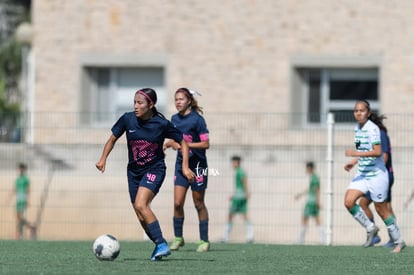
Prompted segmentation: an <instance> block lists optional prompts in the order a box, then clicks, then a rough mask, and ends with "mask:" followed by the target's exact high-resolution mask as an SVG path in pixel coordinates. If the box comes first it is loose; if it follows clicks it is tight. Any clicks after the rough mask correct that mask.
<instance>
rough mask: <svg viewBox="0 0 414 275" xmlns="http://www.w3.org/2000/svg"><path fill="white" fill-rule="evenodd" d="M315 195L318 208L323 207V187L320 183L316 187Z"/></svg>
mask: <svg viewBox="0 0 414 275" xmlns="http://www.w3.org/2000/svg"><path fill="white" fill-rule="evenodd" d="M315 197H316V205H317V206H318V208H321V188H320V186H319V185H318V186H317V187H316V188H315Z"/></svg>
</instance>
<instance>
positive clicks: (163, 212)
mask: <svg viewBox="0 0 414 275" xmlns="http://www.w3.org/2000/svg"><path fill="white" fill-rule="evenodd" d="M60 115H61V116H66V115H67V114H60ZM53 116H54V117H55V116H56V114H54V115H53ZM298 116H300V114H298ZM38 117H39V116H38ZM387 117H388V119H387V120H386V121H385V124H386V125H387V126H388V129H389V133H390V137H391V142H392V145H393V161H394V170H395V178H396V180H395V184H394V188H393V197H392V198H393V201H392V203H393V207H394V210H395V213H396V216H397V221H398V223H399V225H400V227H401V231H402V234H403V235H404V237H405V239H406V241H407V243H408V244H411V243H414V224H413V223H411V216H412V214H413V213H412V212H413V211H414V210H413V206H412V205H411V206H410V207H408V208H407V209H404V208H403V204H404V202H405V201H406V200H407V199H408V197H409V195H410V193H411V192H412V190H413V189H414V186H413V185H412V178H413V174H414V173H413V169H412V167H413V158H412V154H413V152H414V148H413V147H412V143H411V142H410V137H411V134H412V133H411V131H414V128H411V127H410V125H411V124H413V122H412V121H413V118H414V116H412V115H399V114H394V115H388V116H387ZM206 120H207V124H208V125H209V130H210V138H211V146H210V149H209V150H208V162H209V183H208V185H209V187H208V190H207V195H206V200H207V207H208V210H209V215H210V239H211V241H213V242H214V241H220V240H221V238H222V236H223V232H224V227H225V223H226V219H227V214H228V208H229V203H230V201H229V197H230V196H231V194H232V191H233V171H232V167H231V164H230V157H231V156H232V155H233V154H239V155H241V156H242V158H243V162H242V166H243V167H244V168H245V169H246V171H247V175H248V182H249V186H250V189H251V199H250V200H249V216H250V218H251V220H252V223H253V227H254V231H255V241H256V242H261V243H295V242H296V240H297V237H298V234H299V229H300V222H301V215H302V212H303V207H304V203H305V200H304V199H303V200H299V201H296V200H295V199H294V196H295V194H296V193H298V192H300V191H303V190H305V189H306V188H307V187H308V178H307V175H306V173H305V163H306V161H314V162H315V164H316V172H317V173H318V174H319V176H320V178H321V191H322V197H321V202H322V209H321V220H322V223H323V224H324V225H326V222H327V220H326V217H327V214H328V213H327V212H328V211H327V207H328V206H329V204H328V196H327V195H328V194H327V180H328V177H329V173H328V170H329V169H328V168H329V162H328V159H327V153H328V151H327V150H328V149H327V144H328V132H327V127H326V125H321V126H319V127H300V126H298V125H294V123H292V114H234V113H221V114H214V115H213V114H206ZM299 120H301V119H299ZM59 125H60V128H59V129H58V130H59V131H60V133H59V134H56V131H57V129H56V128H55V127H51V125H50V124H47V123H45V124H44V125H42V126H38V128H34V129H32V130H33V131H34V132H42V133H43V134H44V135H46V136H49V137H55V136H65V135H66V136H68V137H71V136H73V135H76V134H79V135H81V136H80V137H79V136H77V137H76V138H74V139H70V138H68V140H66V141H64V142H51V141H52V140H53V139H52V138H49V139H47V142H38V143H35V144H21V143H0V153H1V154H0V164H1V165H0V172H1V174H0V182H1V185H0V214H1V218H0V238H3V239H9V238H14V236H15V223H16V221H15V213H14V211H15V207H14V200H13V197H12V194H13V184H14V179H15V178H16V175H17V169H16V164H17V163H18V162H21V161H24V162H26V163H27V164H28V167H29V170H28V175H29V177H30V179H31V195H30V205H29V208H28V210H27V213H26V216H27V218H28V219H29V220H30V221H34V220H36V219H38V220H40V221H41V223H40V227H39V232H38V238H39V239H45V240H53V239H68V240H73V239H93V238H94V237H96V236H97V235H99V234H101V233H106V232H107V233H111V234H114V235H116V236H118V238H120V239H130V240H142V239H143V238H145V236H144V234H143V232H142V230H141V227H140V226H139V224H138V222H137V219H136V217H135V214H134V211H133V209H132V207H131V205H130V203H129V196H128V191H127V182H126V162H127V151H126V145H125V141H124V139H123V138H121V139H120V141H119V142H118V144H117V145H116V146H115V148H114V150H113V152H112V153H111V155H110V157H109V159H108V165H107V170H106V172H105V173H104V174H101V173H99V172H98V171H97V170H96V168H95V163H96V161H97V160H98V158H99V157H100V154H101V151H102V148H103V145H104V142H105V141H106V139H107V137H108V136H109V134H110V131H109V127H108V129H105V130H103V131H102V130H98V131H94V130H93V129H88V128H76V127H72V126H70V127H68V128H67V129H66V128H65V127H64V125H65V124H59ZM410 129H413V130H410ZM352 130H353V125H349V124H348V125H339V124H335V125H334V132H333V150H332V156H333V158H332V162H331V164H332V173H333V205H332V214H333V235H332V237H333V239H332V241H333V244H334V245H339V244H341V245H342V244H362V243H363V242H364V240H365V232H364V230H363V228H362V227H361V226H360V225H359V224H358V223H357V222H356V221H355V220H354V219H353V218H352V217H351V216H350V214H349V213H348V212H347V211H346V209H345V207H344V206H343V197H344V193H345V189H346V187H347V185H348V183H349V181H350V179H351V178H352V176H353V173H354V172H355V171H353V172H351V173H347V172H345V171H344V169H343V165H344V164H345V162H346V161H347V160H348V159H347V158H346V157H345V155H344V151H345V148H347V147H350V146H352V145H353V144H352V142H353V131H352ZM82 135H88V136H84V137H82ZM82 138H84V139H85V141H87V142H80V141H79V140H82ZM73 140H76V141H75V142H73ZM91 140H95V142H91ZM174 158H175V152H174V151H167V155H166V163H167V167H168V170H167V177H166V179H165V182H164V184H163V187H162V188H161V191H160V193H159V194H158V195H157V197H156V198H155V200H154V202H153V204H152V208H153V209H154V211H155V213H156V215H157V217H158V219H159V221H160V224H161V227H162V229H163V233H164V235H165V237H166V238H167V239H172V238H173V227H172V213H173V181H172V177H173V175H172V173H173V170H174V169H173V167H174V162H175V159H174ZM413 204H414V203H413ZM185 211H186V217H185V223H184V237H185V238H186V240H188V241H197V240H198V238H199V236H198V220H197V215H196V211H195V209H194V206H193V202H192V198H191V193H190V192H189V193H188V194H187V201H186V205H185ZM375 219H376V221H377V223H378V225H379V226H380V230H381V231H380V236H381V237H382V238H383V239H384V241H386V240H387V238H388V237H387V233H386V228H385V226H384V224H383V223H382V221H381V219H380V218H379V217H378V216H377V215H376V216H375ZM244 240H245V227H244V225H243V221H242V219H241V218H240V217H236V219H235V221H234V226H233V232H232V235H231V241H235V242H243V241H244ZM318 242H319V236H318V230H317V228H316V226H315V225H314V223H313V221H311V222H310V225H309V229H308V233H307V235H306V243H309V244H316V243H318Z"/></svg>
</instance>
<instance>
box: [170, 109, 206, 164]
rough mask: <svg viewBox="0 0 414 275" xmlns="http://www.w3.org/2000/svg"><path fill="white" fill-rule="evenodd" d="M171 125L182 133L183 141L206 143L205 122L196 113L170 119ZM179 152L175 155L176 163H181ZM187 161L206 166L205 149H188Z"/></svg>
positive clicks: (176, 115) (192, 112)
mask: <svg viewBox="0 0 414 275" xmlns="http://www.w3.org/2000/svg"><path fill="white" fill-rule="evenodd" d="M171 123H172V124H173V125H174V126H175V127H177V128H178V129H180V131H181V132H183V136H184V140H185V141H187V142H189V143H192V142H200V141H206V140H208V139H209V137H208V133H209V132H208V129H207V125H206V121H205V120H204V118H203V117H202V116H201V115H200V114H199V113H197V112H195V111H193V110H191V112H190V113H189V114H188V115H185V116H182V115H180V114H179V113H177V114H175V115H173V116H172V117H171ZM181 159H182V156H181V151H179V152H178V154H177V162H181ZM189 161H190V164H191V163H197V162H200V163H203V164H207V157H206V150H205V149H190V155H189Z"/></svg>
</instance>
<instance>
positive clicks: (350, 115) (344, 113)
mask: <svg viewBox="0 0 414 275" xmlns="http://www.w3.org/2000/svg"><path fill="white" fill-rule="evenodd" d="M330 112H331V113H333V114H334V117H335V122H339V123H340V122H342V123H344V122H351V123H355V118H354V110H330Z"/></svg>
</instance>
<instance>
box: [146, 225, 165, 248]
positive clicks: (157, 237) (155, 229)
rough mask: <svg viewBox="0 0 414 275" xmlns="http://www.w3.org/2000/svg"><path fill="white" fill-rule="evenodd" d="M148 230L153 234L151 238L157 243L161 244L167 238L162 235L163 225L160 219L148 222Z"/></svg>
mask: <svg viewBox="0 0 414 275" xmlns="http://www.w3.org/2000/svg"><path fill="white" fill-rule="evenodd" d="M148 231H149V233H150V235H151V240H152V241H153V242H154V243H156V244H160V243H163V242H165V239H164V238H163V236H162V232H161V227H160V224H159V223H158V221H155V222H153V223H150V224H148Z"/></svg>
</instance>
